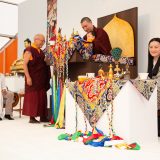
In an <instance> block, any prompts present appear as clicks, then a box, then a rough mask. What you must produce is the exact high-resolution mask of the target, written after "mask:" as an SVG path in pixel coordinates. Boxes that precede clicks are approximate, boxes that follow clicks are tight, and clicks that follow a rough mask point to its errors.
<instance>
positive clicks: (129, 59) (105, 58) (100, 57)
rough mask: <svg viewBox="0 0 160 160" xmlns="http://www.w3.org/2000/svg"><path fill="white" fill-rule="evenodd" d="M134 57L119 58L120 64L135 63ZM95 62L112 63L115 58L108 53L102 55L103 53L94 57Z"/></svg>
mask: <svg viewBox="0 0 160 160" xmlns="http://www.w3.org/2000/svg"><path fill="white" fill-rule="evenodd" d="M134 59H135V58H134V57H121V58H120V59H119V63H120V64H128V65H134V63H135V62H134ZM94 61H95V62H104V63H106V62H109V63H112V62H114V58H113V56H106V55H101V54H97V55H96V58H95V59H94Z"/></svg>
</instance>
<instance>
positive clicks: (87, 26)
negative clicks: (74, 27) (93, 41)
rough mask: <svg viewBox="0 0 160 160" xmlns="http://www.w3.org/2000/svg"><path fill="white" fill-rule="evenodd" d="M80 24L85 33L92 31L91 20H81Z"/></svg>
mask: <svg viewBox="0 0 160 160" xmlns="http://www.w3.org/2000/svg"><path fill="white" fill-rule="evenodd" d="M81 26H82V28H83V30H84V31H85V32H87V33H89V32H91V31H93V24H92V22H87V21H83V22H82V23H81Z"/></svg>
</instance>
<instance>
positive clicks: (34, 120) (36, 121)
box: [29, 117, 40, 123]
mask: <svg viewBox="0 0 160 160" xmlns="http://www.w3.org/2000/svg"><path fill="white" fill-rule="evenodd" d="M29 123H40V122H39V121H38V120H36V119H35V118H34V117H32V118H30V120H29Z"/></svg>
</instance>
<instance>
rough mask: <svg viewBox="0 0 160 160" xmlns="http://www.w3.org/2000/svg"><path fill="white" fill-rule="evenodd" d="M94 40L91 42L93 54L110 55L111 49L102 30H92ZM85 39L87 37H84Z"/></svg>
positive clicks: (107, 38) (106, 35)
mask: <svg viewBox="0 0 160 160" xmlns="http://www.w3.org/2000/svg"><path fill="white" fill-rule="evenodd" d="M93 32H94V33H95V39H94V41H93V54H103V55H111V53H110V51H111V49H112V47H111V43H110V40H109V37H108V34H107V33H106V32H105V31H104V30H103V29H102V28H96V27H94V28H93ZM84 39H85V40H86V39H87V36H86V35H85V36H84Z"/></svg>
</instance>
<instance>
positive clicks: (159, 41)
mask: <svg viewBox="0 0 160 160" xmlns="http://www.w3.org/2000/svg"><path fill="white" fill-rule="evenodd" d="M148 73H149V77H150V78H151V79H156V80H157V87H158V90H157V97H158V98H157V101H158V112H160V38H152V39H151V40H150V41H149V44H148ZM158 121H159V122H158V135H159V136H160V115H159V116H158Z"/></svg>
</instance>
